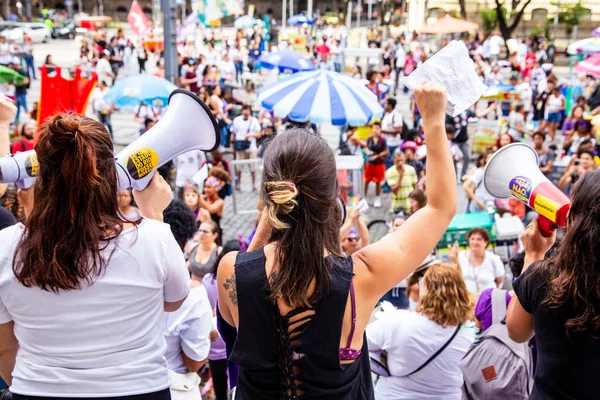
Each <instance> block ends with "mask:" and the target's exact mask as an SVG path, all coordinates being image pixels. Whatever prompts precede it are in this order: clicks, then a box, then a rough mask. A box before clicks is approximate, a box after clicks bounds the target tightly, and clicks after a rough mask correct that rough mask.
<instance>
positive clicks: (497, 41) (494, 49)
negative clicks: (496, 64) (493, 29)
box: [490, 35, 504, 55]
mask: <svg viewBox="0 0 600 400" xmlns="http://www.w3.org/2000/svg"><path fill="white" fill-rule="evenodd" d="M502 43H504V40H502V38H501V37H500V36H498V35H494V36H492V37H491V38H490V54H491V55H498V54H500V47H501V46H502Z"/></svg>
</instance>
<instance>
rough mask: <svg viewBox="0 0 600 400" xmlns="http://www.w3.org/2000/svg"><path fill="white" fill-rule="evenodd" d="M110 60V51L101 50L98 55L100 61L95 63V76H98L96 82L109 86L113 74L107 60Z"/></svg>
mask: <svg viewBox="0 0 600 400" xmlns="http://www.w3.org/2000/svg"><path fill="white" fill-rule="evenodd" d="M109 58H110V51H108V50H103V51H102V53H100V59H99V60H98V62H97V63H96V74H97V75H98V82H105V83H106V84H107V85H109V86H110V83H111V82H112V81H113V80H114V78H115V74H114V73H113V70H112V67H111V66H110V62H109V61H108V59H109Z"/></svg>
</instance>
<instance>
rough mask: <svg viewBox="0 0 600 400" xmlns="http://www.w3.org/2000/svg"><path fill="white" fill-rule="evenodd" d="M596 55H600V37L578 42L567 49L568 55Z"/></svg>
mask: <svg viewBox="0 0 600 400" xmlns="http://www.w3.org/2000/svg"><path fill="white" fill-rule="evenodd" d="M579 53H582V54H595V53H600V37H591V38H587V39H582V40H578V41H576V42H573V43H571V44H570V45H569V46H568V47H567V54H579Z"/></svg>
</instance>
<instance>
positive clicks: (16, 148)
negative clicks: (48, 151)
mask: <svg viewBox="0 0 600 400" xmlns="http://www.w3.org/2000/svg"><path fill="white" fill-rule="evenodd" d="M17 130H18V131H19V138H18V139H17V140H15V141H14V142H13V143H12V144H11V145H10V154H17V153H20V152H22V151H29V150H33V147H34V145H35V143H34V136H35V131H36V126H35V123H33V122H26V123H24V124H23V125H21V126H20V127H19V128H17Z"/></svg>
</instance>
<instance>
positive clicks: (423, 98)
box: [415, 80, 447, 126]
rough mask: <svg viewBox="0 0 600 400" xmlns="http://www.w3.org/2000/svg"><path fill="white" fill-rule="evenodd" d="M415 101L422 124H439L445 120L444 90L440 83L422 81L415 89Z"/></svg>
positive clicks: (445, 100) (445, 97)
mask: <svg viewBox="0 0 600 400" xmlns="http://www.w3.org/2000/svg"><path fill="white" fill-rule="evenodd" d="M415 100H416V101H417V106H418V107H419V112H420V113H421V116H422V117H423V123H426V124H429V123H440V124H442V126H444V122H445V119H446V103H447V96H446V88H444V86H442V84H440V83H436V82H428V81H425V80H422V81H421V82H420V83H419V85H418V86H417V87H416V88H415Z"/></svg>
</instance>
